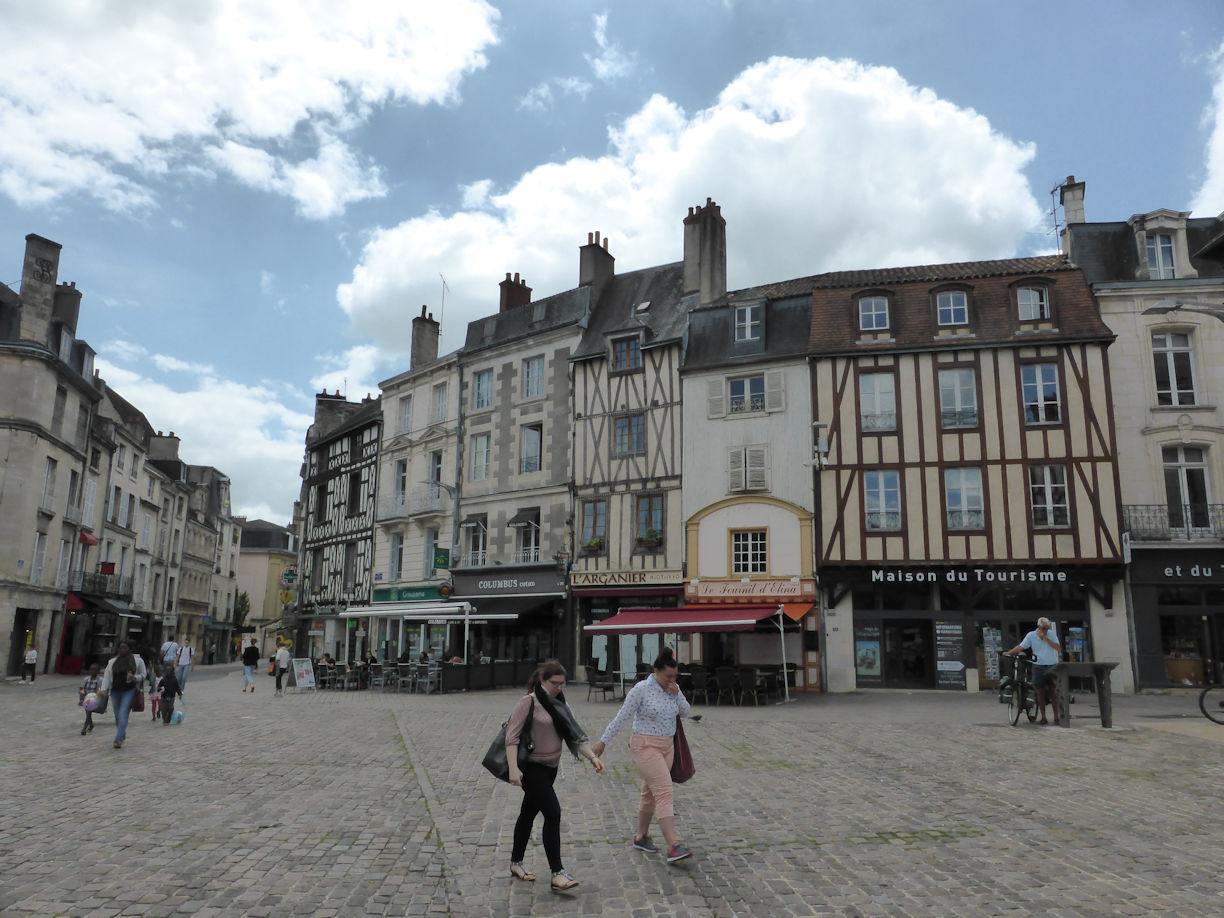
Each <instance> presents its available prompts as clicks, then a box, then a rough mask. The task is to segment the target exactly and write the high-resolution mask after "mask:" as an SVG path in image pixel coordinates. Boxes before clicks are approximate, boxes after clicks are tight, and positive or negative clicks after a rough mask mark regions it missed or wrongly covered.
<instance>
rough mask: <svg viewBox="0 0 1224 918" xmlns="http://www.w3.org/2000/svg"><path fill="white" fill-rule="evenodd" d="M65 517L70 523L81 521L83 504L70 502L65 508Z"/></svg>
mask: <svg viewBox="0 0 1224 918" xmlns="http://www.w3.org/2000/svg"><path fill="white" fill-rule="evenodd" d="M64 519H65V520H67V521H68V522H69V523H79V522H80V521H81V505H80V504H69V505H68V506H67V507H65V508H64Z"/></svg>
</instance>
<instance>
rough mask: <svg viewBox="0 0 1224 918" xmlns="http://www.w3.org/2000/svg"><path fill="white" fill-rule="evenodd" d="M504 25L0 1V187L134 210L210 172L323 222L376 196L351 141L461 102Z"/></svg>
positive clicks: (457, 19) (370, 15) (452, 18)
mask: <svg viewBox="0 0 1224 918" xmlns="http://www.w3.org/2000/svg"><path fill="white" fill-rule="evenodd" d="M498 18H499V13H498V12H497V10H495V9H494V8H493V7H492V6H490V5H489V4H488V3H487V2H485V0H451V2H448V3H444V4H439V3H433V2H430V0H406V2H402V3H392V4H387V3H382V2H379V0H355V2H350V3H322V2H312V3H309V4H308V5H307V8H302V6H301V5H300V4H284V3H280V2H277V0H214V2H209V3H187V4H157V5H153V6H149V5H148V4H133V3H130V2H126V0H109V2H97V3H80V2H79V0H43V2H41V3H40V4H39V6H38V15H37V16H30V15H28V10H26V9H24V8H22V7H21V6H20V5H19V4H18V5H14V4H4V5H0V33H3V34H4V36H5V53H4V55H3V56H0V136H3V137H4V138H5V142H4V144H3V145H0V193H4V194H6V195H8V196H9V197H11V198H12V199H13V200H15V201H17V202H18V203H20V204H24V205H33V204H40V203H46V202H50V201H54V200H55V199H57V198H59V197H61V196H64V195H71V194H85V195H90V196H92V197H94V198H96V199H98V200H99V201H101V202H102V203H103V204H105V205H106V206H107V207H110V208H113V209H116V210H124V209H134V208H143V207H147V206H150V205H152V204H153V203H154V201H155V198H154V192H153V190H152V185H153V182H154V181H155V180H158V179H160V178H163V177H170V176H174V177H175V178H176V179H177V178H180V177H181V176H183V175H184V174H186V175H196V176H200V175H203V176H207V175H208V174H209V173H210V172H212V171H214V170H217V169H220V170H221V171H223V172H227V173H230V174H232V175H233V176H234V177H235V178H237V179H238V180H239V181H242V182H244V183H246V184H248V185H251V186H253V187H257V188H262V189H265V190H268V191H272V192H276V193H281V194H288V195H291V196H292V197H293V198H294V200H295V201H296V202H297V204H298V207H299V209H300V211H301V212H302V213H303V214H304V215H306V216H308V217H326V216H330V215H332V214H335V213H337V212H339V211H340V210H342V209H343V208H344V206H345V205H346V204H348V203H351V202H352V201H356V200H361V199H363V198H368V197H372V196H377V195H381V194H384V193H385V189H384V187H383V185H382V182H381V180H380V178H379V174H378V171H377V169H376V168H375V167H374V166H373V165H371V164H369V163H364V162H360V161H359V160H358V157H357V156H356V155H355V154H354V153H353V151H352V150H351V149H350V148H349V146H348V144H347V142H346V141H345V139H344V136H345V134H346V133H347V132H348V131H350V130H352V129H353V128H355V127H358V126H360V125H361V124H362V123H363V122H364V121H365V119H366V118H367V117H368V116H369V115H370V113H371V112H372V111H373V110H374V109H375V108H377V107H378V106H380V105H382V104H384V103H387V102H390V101H407V102H412V103H416V104H419V105H425V104H429V103H446V102H449V101H452V100H453V99H455V98H456V95H457V92H458V87H459V84H460V82H461V81H462V79H463V78H464V77H465V76H466V75H467V74H469V73H471V72H472V71H474V70H476V69H479V68H481V67H483V66H484V65H485V63H486V60H485V56H484V49H485V48H487V47H488V46H489V45H491V44H494V43H496V41H497V36H496V33H495V31H494V29H495V25H496V23H497V21H498ZM48 61H58V62H59V65H58V66H55V67H48V66H47V62H48ZM31 74H37V78H31V76H30V75H31ZM303 125H308V126H310V127H311V128H312V130H310V131H305V132H303V131H301V130H300V128H301V127H302V126H303ZM304 138H305V139H304Z"/></svg>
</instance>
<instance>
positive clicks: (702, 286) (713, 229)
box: [684, 198, 727, 303]
mask: <svg viewBox="0 0 1224 918" xmlns="http://www.w3.org/2000/svg"><path fill="white" fill-rule="evenodd" d="M684 292H685V293H696V294H698V296H699V300H700V302H702V303H712V302H714V301H715V300H717V299H719V298H720V297H722V296H723V295H725V294H726V292H727V221H726V220H724V219H723V217H722V209H721V208H720V207H719V206H718V205H717V204H715V203H714V201H713V200H712V199H711V198H706V202H705V206H700V205H699V206H697V207H690V208H689V212H688V216H687V217H685V218H684Z"/></svg>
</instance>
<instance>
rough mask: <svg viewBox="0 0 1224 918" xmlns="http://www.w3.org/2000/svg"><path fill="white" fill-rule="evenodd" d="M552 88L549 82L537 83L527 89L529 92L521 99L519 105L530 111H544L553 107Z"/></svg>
mask: <svg viewBox="0 0 1224 918" xmlns="http://www.w3.org/2000/svg"><path fill="white" fill-rule="evenodd" d="M552 101H553V97H552V88H551V87H550V86H549V85H548V83H547V82H544V83H537V84H536V85H535V86H532V87H531V89H529V90H527V94H526V95H525V96H523V98H521V99H519V104H518V107H519V108H520V109H526V110H527V111H529V112H542V111H544V110H545V109H548V108H551V107H552Z"/></svg>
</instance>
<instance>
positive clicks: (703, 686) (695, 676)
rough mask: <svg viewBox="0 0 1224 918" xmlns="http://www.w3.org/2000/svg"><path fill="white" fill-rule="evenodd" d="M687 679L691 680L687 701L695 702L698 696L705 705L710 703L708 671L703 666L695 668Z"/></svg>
mask: <svg viewBox="0 0 1224 918" xmlns="http://www.w3.org/2000/svg"><path fill="white" fill-rule="evenodd" d="M689 678H690V679H692V683H693V684H692V685H691V686H690V687H689V692H688V699H689V701H693V702H695V701H696V700H697V696H698V695H700V696H701V697H702V699H703V700H704V701H705V703H706V704H709V703H710V671H709V670H708V669H706V668H705V667H704V666H695V667H693V670H692V672H691V673H689Z"/></svg>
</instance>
